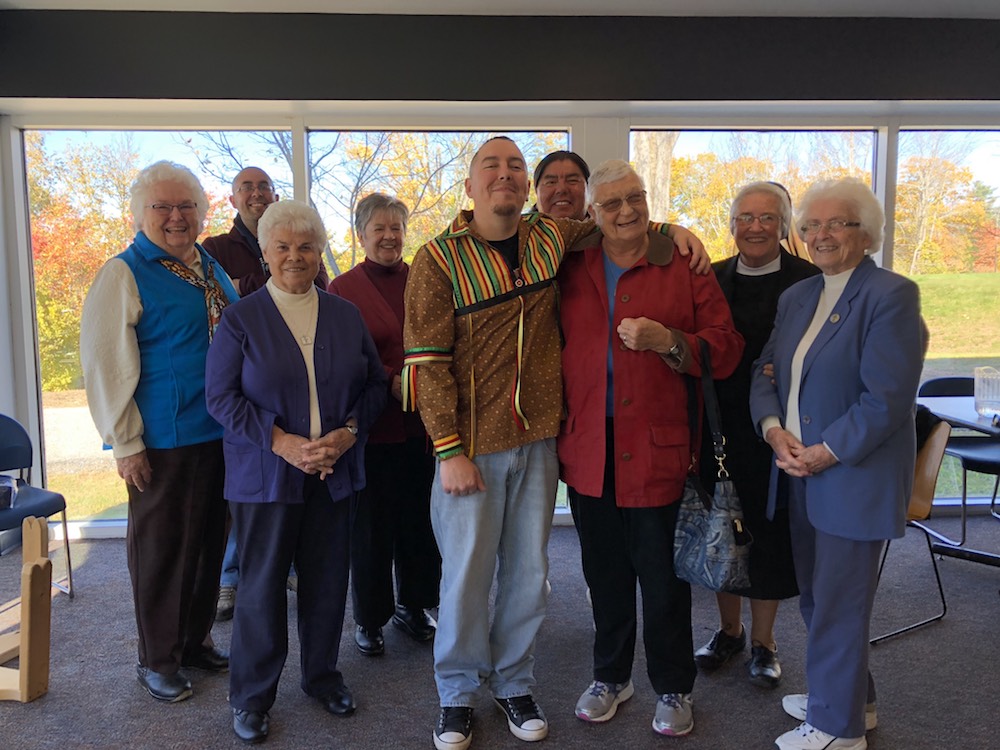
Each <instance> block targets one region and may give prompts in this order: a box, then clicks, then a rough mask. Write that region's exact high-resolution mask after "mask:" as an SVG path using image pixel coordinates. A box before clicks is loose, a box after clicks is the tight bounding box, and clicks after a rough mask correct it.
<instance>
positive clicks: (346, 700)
mask: <svg viewBox="0 0 1000 750" xmlns="http://www.w3.org/2000/svg"><path fill="white" fill-rule="evenodd" d="M317 700H318V701H319V702H320V703H321V704H322V705H323V708H325V709H326V710H327V711H329V712H330V713H331V714H333V715H334V716H350V715H351V714H353V713H354V709H355V708H357V706H355V705H354V696H353V695H352V694H351V689H350V688H349V687H347V685H341V686H340V687H339V688H336V689H334V690H331V691H330V692H329V693H327V694H326V695H321V696H319V698H317Z"/></svg>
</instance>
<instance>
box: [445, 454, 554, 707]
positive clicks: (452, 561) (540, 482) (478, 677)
mask: <svg viewBox="0 0 1000 750" xmlns="http://www.w3.org/2000/svg"><path fill="white" fill-rule="evenodd" d="M474 461H475V463H476V466H477V467H478V468H479V472H480V474H481V475H482V477H483V482H484V483H485V484H486V490H485V491H484V492H478V493H476V494H475V495H467V496H464V497H457V496H453V495H449V494H447V493H445V492H444V490H442V488H441V477H440V464H439V465H438V468H437V471H436V472H435V476H434V486H433V488H432V490H431V523H432V525H433V527H434V535H435V537H436V539H437V543H438V548H439V549H440V550H441V560H442V575H441V604H440V608H439V614H438V629H437V634H436V635H435V637H434V678H435V681H436V682H437V688H438V695H439V697H440V700H441V705H442V706H473V705H474V704H475V699H476V696H477V694H478V693H479V692H480V689H481V688H482V686H483V685H486V686H488V688H489V690H490V692H492V693H493V695H494V696H496V697H498V698H510V697H513V696H517V695H525V694H528V693H530V692H531V689H532V687H533V686H534V684H535V677H534V649H535V636H536V635H537V634H538V628H539V627H540V626H541V624H542V620H543V619H544V617H545V601H546V591H545V581H546V579H547V578H548V556H547V553H546V548H547V546H548V542H549V532H550V530H551V528H552V512H553V510H554V507H555V497H556V485H557V482H558V477H559V462H558V459H557V458H556V441H555V439H554V438H548V439H545V440H536V441H535V442H533V443H529V444H528V445H525V446H522V447H519V448H513V449H511V450H507V451H500V452H498V453H488V454H486V455H482V456H476V457H475V459H474ZM494 571H495V572H496V579H497V592H496V602H495V612H494V616H493V624H492V627H491V625H490V611H489V597H490V588H491V587H492V585H493V574H494Z"/></svg>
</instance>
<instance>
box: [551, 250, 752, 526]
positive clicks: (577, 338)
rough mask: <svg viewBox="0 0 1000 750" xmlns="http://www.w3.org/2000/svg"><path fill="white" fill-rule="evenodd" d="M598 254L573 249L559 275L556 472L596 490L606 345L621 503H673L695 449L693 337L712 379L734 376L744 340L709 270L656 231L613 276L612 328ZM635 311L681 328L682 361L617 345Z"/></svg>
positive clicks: (697, 370) (599, 486) (696, 359)
mask: <svg viewBox="0 0 1000 750" xmlns="http://www.w3.org/2000/svg"><path fill="white" fill-rule="evenodd" d="M603 255H604V252H603V249H602V247H601V246H600V245H598V246H596V247H591V248H588V249H587V250H584V251H583V252H580V253H569V254H567V256H566V258H565V260H564V261H563V265H562V268H561V269H560V272H559V284H560V297H561V300H560V318H561V323H562V329H563V335H564V337H565V345H564V347H563V352H562V366H563V388H564V391H565V398H566V406H567V417H566V421H565V422H564V424H563V426H562V430H561V432H560V435H559V462H560V466H561V476H562V479H563V481H564V482H566V483H567V484H568V485H570V486H571V487H573V488H574V489H576V490H577V492H579V493H581V494H583V495H590V496H593V497H600V496H601V495H602V490H603V484H604V461H605V455H606V450H605V420H606V411H607V409H606V391H607V359H608V346H609V342H610V345H611V347H612V363H613V368H614V442H615V495H616V498H617V503H618V506H619V507H626V508H648V507H657V506H663V505H669V504H671V503H673V502H675V501H677V500H678V499H679V498H680V496H681V493H682V490H683V486H684V479H685V477H686V476H687V474H688V469H689V467H691V465H692V460H693V458H692V457H693V455H694V454H695V452H696V451H697V447H698V445H699V441H698V440H695V441H692V437H691V429H690V427H689V426H688V406H687V403H688V400H687V399H688V397H687V386H686V384H685V380H686V379H687V377H686V376H688V375H690V376H694V378H695V380H697V378H698V377H699V376H700V375H701V362H700V354H699V353H698V345H697V344H698V342H697V340H696V338H695V337H696V336H697V337H698V338H701V339H704V340H705V341H706V342H707V343H708V346H709V352H710V355H711V358H712V370H713V375H714V377H716V378H724V377H727V376H728V375H730V374H732V372H733V370H734V369H735V368H736V366H737V364H738V363H739V361H740V356H741V355H742V353H743V338H742V336H740V334H739V333H738V332H737V331H736V329H735V327H734V326H733V320H732V315H731V314H730V312H729V305H728V304H727V303H726V298H725V297H724V296H723V294H722V290H721V289H720V288H719V284H718V282H717V281H716V280H715V276H714V274H708V275H704V276H701V275H697V274H695V273H693V272H692V271H691V270H689V268H688V263H687V259H686V258H683V257H681V256H680V255H679V254H677V253H675V252H674V246H673V242H672V241H671V240H670V239H668V238H667V237H664V236H662V235H660V234H658V233H656V232H653V231H650V233H649V250H648V252H647V254H646V256H645V257H644V258H642V259H640V260H639V261H637V262H636V264H635V265H634V266H633V267H632V268H630V269H629V270H628V271H626V272H625V273H624V274H623V275H622V277H621V278H620V279H619V281H618V286H617V289H616V292H615V296H616V300H615V311H614V321H613V322H612V326H611V330H610V331H609V325H608V323H609V321H608V309H609V308H608V298H607V287H606V284H605V278H604V258H603ZM640 317H646V318H649V319H651V320H655V321H658V322H659V323H662V324H663V325H664V326H666V327H668V328H670V329H673V330H674V331H675V332H676V333H679V334H680V336H679V337H678V340H679V342H680V349H681V355H680V361H679V365H671V364H668V362H667V361H665V360H664V359H663V358H662V357H661V356H660V355H659V354H657V353H655V352H652V351H643V352H636V351H631V350H629V349H627V348H625V347H624V346H623V345H622V344H621V342H620V341H619V339H618V336H617V334H616V333H615V332H614V331H615V329H616V328H617V327H618V324H619V323H620V322H621V320H622V318H640ZM699 392H700V385H699ZM698 413H699V415H700V414H701V409H700V408H699V410H698ZM699 427H700V426H699Z"/></svg>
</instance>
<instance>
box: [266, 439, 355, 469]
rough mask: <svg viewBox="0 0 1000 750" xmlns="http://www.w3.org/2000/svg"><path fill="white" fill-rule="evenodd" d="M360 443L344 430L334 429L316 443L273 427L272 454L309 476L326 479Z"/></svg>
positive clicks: (316, 440)
mask: <svg viewBox="0 0 1000 750" xmlns="http://www.w3.org/2000/svg"><path fill="white" fill-rule="evenodd" d="M357 440H358V439H357V438H356V437H355V436H354V435H353V434H352V433H351V431H350V430H348V429H347V428H345V427H338V428H337V429H336V430H331V431H330V432H328V433H326V434H325V435H322V436H321V437H318V438H316V439H315V440H310V439H309V438H305V437H302V436H301V435H293V434H291V433H288V432H285V431H284V430H282V429H281V428H280V427H274V428H272V430H271V451H272V452H273V453H275V454H276V455H278V456H280V457H281V458H283V459H284V460H285V461H287V462H288V463H290V464H291V465H292V466H294V467H295V468H296V469H299V470H300V471H303V472H305V473H306V474H319V478H320V479H326V478H327V477H328V476H330V474H332V473H333V467H334V464H336V463H337V461H338V460H339V459H340V457H341V456H343V455H344V454H345V453H346V452H347V451H348V450H350V448H351V446H353V445H354V444H355V443H356V442H357Z"/></svg>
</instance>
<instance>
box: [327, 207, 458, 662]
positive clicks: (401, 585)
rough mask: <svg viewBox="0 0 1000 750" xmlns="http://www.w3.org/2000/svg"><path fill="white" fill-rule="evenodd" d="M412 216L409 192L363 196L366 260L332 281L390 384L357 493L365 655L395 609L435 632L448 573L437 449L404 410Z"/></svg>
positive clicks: (416, 626) (372, 651)
mask: <svg viewBox="0 0 1000 750" xmlns="http://www.w3.org/2000/svg"><path fill="white" fill-rule="evenodd" d="M408 216H409V211H408V210H407V208H406V206H405V205H404V204H403V203H402V202H401V201H399V200H397V199H395V198H392V197H390V196H387V195H383V194H381V193H373V194H372V195H369V196H367V197H366V198H363V199H362V200H361V201H359V203H358V205H357V208H356V210H355V220H354V223H355V228H356V229H357V232H358V235H359V237H360V238H361V244H362V246H363V247H364V249H365V260H364V261H363V262H362V263H361V264H360V265H358V266H356V267H354V268H353V269H351V270H350V271H348V272H347V273H345V274H342V275H341V276H338V277H336V278H334V279H333V281H331V282H330V287H329V291H330V292H331V293H333V294H337V295H339V296H341V297H343V298H345V299H347V300H349V301H351V302H353V303H354V304H355V305H357V307H358V309H360V310H361V315H362V317H363V318H364V320H365V323H366V324H367V326H368V330H369V331H371V334H372V338H373V339H374V340H375V346H376V347H377V348H378V354H379V358H380V359H381V360H382V366H383V367H384V368H385V374H386V378H387V379H388V381H389V388H390V394H391V398H390V399H389V400H388V403H387V404H386V407H385V411H384V412H382V416H381V417H380V418H379V420H378V421H377V422H376V423H375V425H374V426H373V427H372V430H371V434H370V435H369V437H368V445H367V447H366V448H365V475H366V476H367V478H368V486H367V487H366V488H365V489H364V490H362V491H361V492H359V493H358V495H357V497H356V498H355V504H354V514H353V524H352V530H351V533H352V537H351V581H352V587H353V601H354V620H355V622H356V623H357V628H356V630H355V634H354V640H355V642H356V643H357V646H358V650H359V651H361V653H362V654H365V655H366V656H377V655H379V654H382V653H384V651H385V643H384V640H383V637H382V626H383V625H385V623H386V622H388V620H389V618H390V617H391V618H392V624H393V625H395V626H396V627H398V628H399V629H400V630H402V631H403V632H405V633H406V634H407V635H409V636H410V637H411V638H413V639H414V640H417V641H428V640H430V639H431V638H433V637H434V630H435V627H436V623H435V622H434V620H433V618H431V617H430V615H428V614H427V612H426V609H427V608H429V607H436V606H437V603H438V584H439V582H440V579H441V556H440V555H439V554H438V549H437V544H436V543H435V541H434V533H433V531H432V530H431V523H430V505H429V503H430V492H431V481H432V480H433V478H434V458H433V456H432V455H431V453H430V452H429V450H428V446H427V435H426V433H425V432H424V428H423V425H422V424H421V422H420V417H419V416H418V415H417V414H414V413H404V412H403V410H402V407H401V404H400V402H401V398H402V396H401V393H400V377H399V375H400V372H401V371H402V368H403V290H404V288H405V287H406V277H407V274H408V272H409V266H408V265H407V264H406V263H404V262H403V259H402V256H403V239H404V237H405V236H406V220H407V217H408ZM394 562H395V573H396V589H397V594H398V595H397V596H396V597H394V596H393V585H392V578H393V575H392V573H393V563H394Z"/></svg>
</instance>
